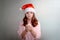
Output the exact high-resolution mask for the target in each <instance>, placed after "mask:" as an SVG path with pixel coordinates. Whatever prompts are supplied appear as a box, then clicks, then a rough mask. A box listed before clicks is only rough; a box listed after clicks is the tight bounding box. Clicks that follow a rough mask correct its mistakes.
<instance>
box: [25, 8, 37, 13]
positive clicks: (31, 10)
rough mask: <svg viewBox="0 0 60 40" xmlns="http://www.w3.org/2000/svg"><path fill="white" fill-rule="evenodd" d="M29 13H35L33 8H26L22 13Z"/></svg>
mask: <svg viewBox="0 0 60 40" xmlns="http://www.w3.org/2000/svg"><path fill="white" fill-rule="evenodd" d="M29 11H30V12H34V13H36V11H35V9H34V8H26V9H25V10H24V13H26V12H29Z"/></svg>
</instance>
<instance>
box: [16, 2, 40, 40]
mask: <svg viewBox="0 0 60 40" xmlns="http://www.w3.org/2000/svg"><path fill="white" fill-rule="evenodd" d="M22 10H23V11H24V13H25V17H24V18H23V21H21V22H19V29H18V30H17V32H18V37H19V38H20V40H40V38H41V29H40V22H39V21H38V20H37V19H36V17H35V13H36V12H35V10H34V6H33V4H31V3H30V4H25V5H23V6H22Z"/></svg>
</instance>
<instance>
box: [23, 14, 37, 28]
mask: <svg viewBox="0 0 60 40" xmlns="http://www.w3.org/2000/svg"><path fill="white" fill-rule="evenodd" d="M27 21H28V18H27V17H26V14H25V17H24V18H23V25H24V26H26V25H27V24H28V23H27ZM31 24H32V26H33V27H35V26H36V25H37V24H38V20H37V18H36V17H35V14H34V13H33V17H32V19H31Z"/></svg>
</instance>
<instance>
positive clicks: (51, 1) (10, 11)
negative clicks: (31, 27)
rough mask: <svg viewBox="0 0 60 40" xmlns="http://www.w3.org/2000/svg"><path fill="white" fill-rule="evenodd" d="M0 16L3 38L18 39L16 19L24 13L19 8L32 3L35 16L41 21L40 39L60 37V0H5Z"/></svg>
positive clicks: (53, 39)
mask: <svg viewBox="0 0 60 40" xmlns="http://www.w3.org/2000/svg"><path fill="white" fill-rule="evenodd" d="M3 3H4V9H3V18H2V21H1V22H2V31H3V34H4V35H3V38H4V39H6V40H18V39H17V33H16V31H17V28H18V21H19V20H22V18H23V16H24V13H23V12H22V11H20V10H19V8H20V7H21V6H22V4H25V3H33V4H34V5H35V8H36V12H37V13H36V16H37V18H38V20H39V21H40V23H41V30H42V38H41V39H42V40H59V39H60V38H59V37H60V31H59V30H60V16H59V15H60V5H59V4H60V0H5V1H4V2H3Z"/></svg>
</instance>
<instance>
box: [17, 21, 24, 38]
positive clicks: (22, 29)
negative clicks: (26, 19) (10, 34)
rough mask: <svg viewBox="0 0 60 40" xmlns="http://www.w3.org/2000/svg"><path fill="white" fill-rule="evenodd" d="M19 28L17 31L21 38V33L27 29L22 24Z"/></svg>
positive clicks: (20, 23)
mask: <svg viewBox="0 0 60 40" xmlns="http://www.w3.org/2000/svg"><path fill="white" fill-rule="evenodd" d="M18 25H19V27H18V29H17V33H18V37H19V38H21V33H22V32H23V31H24V30H25V27H24V26H23V25H22V22H19V23H18Z"/></svg>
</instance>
